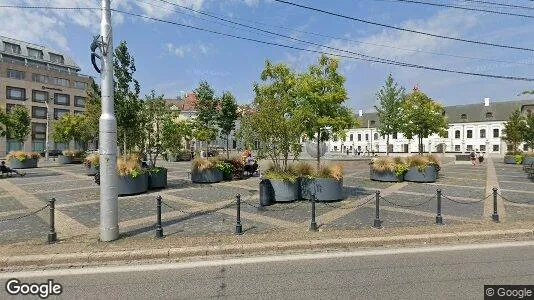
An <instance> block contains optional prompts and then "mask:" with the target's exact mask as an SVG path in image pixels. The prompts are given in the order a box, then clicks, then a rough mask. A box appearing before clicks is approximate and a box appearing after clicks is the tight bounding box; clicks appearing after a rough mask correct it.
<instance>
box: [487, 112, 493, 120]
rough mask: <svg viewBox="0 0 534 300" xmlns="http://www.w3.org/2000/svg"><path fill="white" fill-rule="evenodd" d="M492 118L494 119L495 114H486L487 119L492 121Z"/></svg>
mask: <svg viewBox="0 0 534 300" xmlns="http://www.w3.org/2000/svg"><path fill="white" fill-rule="evenodd" d="M491 118H493V113H492V112H489V111H488V112H487V113H486V119H491Z"/></svg>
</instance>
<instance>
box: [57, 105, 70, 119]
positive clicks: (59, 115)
mask: <svg viewBox="0 0 534 300" xmlns="http://www.w3.org/2000/svg"><path fill="white" fill-rule="evenodd" d="M68 113H69V110H68V109H61V108H54V119H56V120H59V119H60V118H61V117H62V116H63V115H64V114H68Z"/></svg>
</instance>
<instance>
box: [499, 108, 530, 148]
mask: <svg viewBox="0 0 534 300" xmlns="http://www.w3.org/2000/svg"><path fill="white" fill-rule="evenodd" d="M524 129H525V119H524V117H523V115H522V114H521V111H520V110H519V109H516V110H515V111H514V112H513V113H512V114H510V116H509V117H508V121H506V122H505V123H504V129H503V137H502V139H503V141H505V142H506V143H507V144H508V145H510V146H512V148H513V149H512V151H513V152H515V151H518V148H519V144H521V142H522V141H523V137H524V133H523V132H524Z"/></svg>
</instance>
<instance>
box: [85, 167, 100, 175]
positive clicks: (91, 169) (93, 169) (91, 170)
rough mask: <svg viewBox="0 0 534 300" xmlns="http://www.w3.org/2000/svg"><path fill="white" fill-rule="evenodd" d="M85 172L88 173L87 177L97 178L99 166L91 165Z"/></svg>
mask: <svg viewBox="0 0 534 300" xmlns="http://www.w3.org/2000/svg"><path fill="white" fill-rule="evenodd" d="M85 170H86V171H87V176H95V175H96V173H98V171H99V170H98V166H94V165H90V166H89V167H87V166H86V167H85Z"/></svg>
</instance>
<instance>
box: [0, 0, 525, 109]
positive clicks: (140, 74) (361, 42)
mask: <svg viewBox="0 0 534 300" xmlns="http://www.w3.org/2000/svg"><path fill="white" fill-rule="evenodd" d="M168 1H171V2H175V3H179V4H181V5H184V6H188V7H191V8H194V9H198V10H201V11H204V12H209V13H212V14H217V15H221V16H224V17H226V18H229V19H231V20H233V21H238V22H243V23H246V24H249V25H253V26H257V27H262V28H264V29H266V30H270V31H275V32H278V33H282V34H285V35H290V36H294V37H298V38H300V39H304V40H309V41H312V42H315V43H320V44H325V45H329V46H331V47H336V48H341V49H345V50H350V51H354V52H360V53H364V54H368V55H374V56H380V57H383V58H388V59H396V60H400V61H405V62H409V63H414V64H420V65H428V66H432V67H441V68H449V69H456V70H462V71H468V72H480V73H488V74H498V75H509V76H518V77H532V78H534V72H532V70H533V69H534V57H533V55H532V54H533V53H532V52H524V51H518V50H507V49H502V48H495V47H488V46H477V45H473V44H466V43H462V42H455V41H450V40H444V39H439V38H432V37H428V36H422V35H417V34H412V33H406V32H400V31H396V30H392V29H385V28H381V27H376V26H372V25H366V24H362V23H357V22H354V21H350V20H345V19H340V18H336V17H333V16H326V15H323V14H320V13H314V12H311V11H307V10H304V9H301V8H297V7H291V6H288V5H286V4H282V3H276V2H273V1H271V0H168ZM294 2H298V3H300V4H303V5H309V6H313V7H317V8H321V9H324V10H329V11H333V12H338V13H342V14H346V15H350V16H353V17H358V18H363V19H367V20H370V21H375V22H381V23H385V24H390V25H395V26H400V27H406V28H411V29H416V30H420V31H426V32H431V33H436V34H441V35H448V36H454V37H461V38H465V39H473V40H480V41H485V42H491V43H499V44H509V45H515V46H521V47H526V48H534V40H533V39H532V38H530V37H531V36H532V32H534V19H528V18H520V17H511V16H500V15H494V14H487V13H478V12H471V11H463V10H457V9H451V8H438V7H430V6H422V5H417V4H409V3H399V2H395V1H387V0H386V1H384V0H338V1H320V0H305V1H296V0H294ZM429 2H435V3H448V4H453V3H455V4H461V5H465V6H468V7H474V8H485V9H492V10H498V11H509V12H516V13H521V14H529V13H530V14H532V15H534V10H531V11H529V10H526V9H509V10H503V9H501V8H498V7H495V6H488V5H485V4H476V3H468V2H465V1H441V0H440V1H435V0H429ZM0 3H2V4H20V3H24V4H28V5H50V6H67V7H73V6H76V7H88V6H93V7H97V6H99V5H100V1H98V0H19V1H15V0H0ZM502 3H504V1H502ZM514 4H518V5H525V6H534V4H532V2H530V1H526V0H518V1H514ZM112 6H113V7H117V8H119V9H121V10H126V11H130V12H135V13H140V14H145V15H149V16H153V17H157V18H161V19H165V20H170V21H174V22H179V23H184V24H189V25H194V26H198V27H202V28H206V29H211V30H217V31H222V32H226V33H230V34H235V35H240V36H244V37H250V38H256V39H261V40H265V41H269V42H275V43H281V44H287V45H291V46H296V47H302V48H309V49H314V50H318V47H315V46H309V45H303V44H301V43H298V42H295V41H291V40H287V39H284V38H281V37H275V36H270V35H265V34H261V33H252V32H249V31H246V30H241V29H236V28H231V27H227V26H223V25H221V24H220V23H221V22H220V21H206V19H207V17H205V16H200V15H192V14H191V13H189V12H186V11H184V10H181V9H178V8H176V7H174V6H171V5H168V4H165V3H162V2H160V1H157V0H113V1H112ZM199 17H200V18H199ZM236 18H237V19H236ZM113 19H114V25H115V26H114V42H115V45H117V44H118V43H119V41H121V40H126V41H127V43H128V46H129V49H130V52H131V54H132V55H133V56H134V57H135V59H136V66H137V72H136V74H135V77H136V78H137V79H138V80H139V82H140V84H141V87H142V93H143V94H146V93H148V92H149V91H150V90H152V89H154V90H156V92H157V93H160V94H165V96H166V97H168V98H175V97H176V96H177V95H180V93H181V91H184V92H187V91H191V90H192V89H194V88H195V87H196V86H197V85H198V83H199V82H200V81H201V80H207V81H208V82H209V83H210V84H211V85H212V86H213V87H214V88H215V90H216V91H217V93H218V94H222V92H223V91H226V90H228V91H231V92H232V93H233V94H234V95H235V96H236V98H237V99H238V101H239V102H240V103H249V102H251V101H252V100H253V97H254V95H253V92H252V83H253V82H254V81H258V80H259V74H260V72H261V70H262V68H263V66H264V63H265V60H266V59H269V60H271V61H274V62H284V63H287V64H290V65H291V66H292V67H293V68H295V69H296V70H298V71H303V70H305V69H306V67H307V65H309V64H311V63H314V62H315V61H316V59H317V56H318V54H313V53H308V52H302V51H297V50H291V49H284V48H278V47H273V46H268V45H261V44H256V43H253V42H249V41H241V40H236V39H232V38H228V37H220V36H217V35H213V34H211V33H206V32H200V31H196V30H192V29H185V28H181V27H177V26H173V25H168V24H163V23H159V22H153V21H147V20H143V19H138V18H135V17H130V16H124V15H120V14H118V13H114V15H113ZM203 19H204V20H203ZM0 20H2V21H0V23H1V26H0V34H1V35H5V36H9V37H13V38H18V39H23V40H27V41H31V42H35V43H39V44H44V45H46V46H48V47H50V48H55V49H58V50H60V51H63V52H65V53H67V54H68V55H70V56H71V57H73V58H74V60H75V61H76V62H77V63H78V64H79V65H80V66H81V67H82V73H84V74H89V75H93V76H97V74H96V73H95V72H94V71H93V70H92V67H91V64H90V61H89V50H88V49H89V43H90V41H91V39H92V36H93V35H95V34H97V33H98V32H99V21H100V15H99V12H98V11H95V12H91V11H80V12H72V11H69V12H65V11H43V10H33V9H32V10H29V9H27V10H20V9H5V8H4V9H2V8H0ZM250 21H253V22H261V23H265V24H267V25H260V24H257V23H250ZM272 25H276V26H282V27H288V28H292V29H295V30H298V31H305V32H311V33H316V34H322V35H328V36H331V37H321V36H317V35H310V34H308V33H302V32H296V31H292V30H288V29H282V28H279V27H272ZM406 49H408V50H406ZM412 50H418V51H412ZM325 51H329V52H332V51H330V50H325ZM430 52H433V53H440V54H444V55H436V54H432V53H430ZM450 55H455V56H464V57H471V58H458V57H452V56H450ZM475 58H477V59H475ZM480 58H482V59H480ZM341 72H342V73H343V74H344V75H345V76H346V79H347V80H346V88H347V90H348V92H349V97H350V99H349V100H348V102H347V105H348V106H349V107H350V108H352V109H353V110H354V111H357V110H358V109H362V110H364V111H369V110H371V109H372V108H373V105H375V104H376V97H375V93H376V91H377V90H378V89H379V88H380V86H381V85H383V82H384V80H385V78H386V76H387V75H388V74H389V73H391V74H393V76H394V78H395V79H396V80H397V81H398V82H399V83H400V84H401V85H403V86H405V87H406V88H407V89H411V88H412V87H413V86H414V85H416V84H417V85H419V87H420V88H421V89H422V90H423V91H424V92H425V93H427V94H428V95H429V96H430V97H432V98H433V99H436V100H438V101H439V102H441V103H442V104H444V105H453V104H466V103H475V102H482V101H483V99H484V98H485V97H490V98H491V99H492V100H495V101H499V100H512V99H518V96H517V95H518V94H519V93H520V92H521V91H523V90H526V89H534V82H530V83H529V82H520V81H509V80H502V79H490V78H480V77H473V76H464V75H456V74H449V73H441V72H435V71H424V70H419V69H410V68H403V67H398V66H390V65H379V64H371V63H369V62H362V61H357V60H352V59H347V58H342V59H341ZM97 80H98V79H97ZM523 98H524V97H523Z"/></svg>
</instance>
